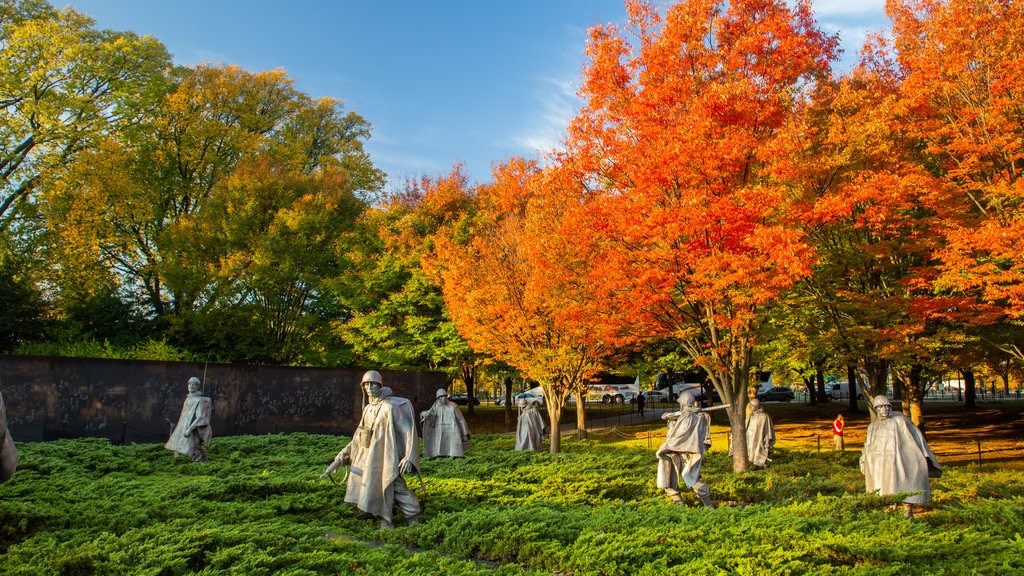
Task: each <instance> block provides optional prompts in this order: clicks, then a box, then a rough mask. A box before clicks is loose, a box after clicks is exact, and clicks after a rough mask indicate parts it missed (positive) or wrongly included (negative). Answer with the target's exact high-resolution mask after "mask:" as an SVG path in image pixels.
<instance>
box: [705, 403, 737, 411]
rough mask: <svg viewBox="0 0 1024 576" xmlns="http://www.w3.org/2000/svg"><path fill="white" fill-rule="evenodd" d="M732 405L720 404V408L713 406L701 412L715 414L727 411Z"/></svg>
mask: <svg viewBox="0 0 1024 576" xmlns="http://www.w3.org/2000/svg"><path fill="white" fill-rule="evenodd" d="M729 406H732V404H719V405H718V406H711V407H710V408H701V409H700V411H701V412H714V411H715V410H725V409H726V408H728V407H729Z"/></svg>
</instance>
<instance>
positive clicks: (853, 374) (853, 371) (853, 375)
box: [846, 364, 874, 414]
mask: <svg viewBox="0 0 1024 576" xmlns="http://www.w3.org/2000/svg"><path fill="white" fill-rule="evenodd" d="M846 382H847V385H846V388H847V389H848V390H849V391H850V397H849V398H848V399H847V401H848V402H849V406H848V411H849V412H850V413H851V414H856V413H857V394H859V393H860V392H861V388H860V380H859V379H858V378H857V367H856V366H854V365H853V364H847V365H846ZM868 406H871V401H870V400H869V401H868ZM868 411H869V412H871V413H872V414H874V412H872V411H871V410H870V409H869V410H868Z"/></svg>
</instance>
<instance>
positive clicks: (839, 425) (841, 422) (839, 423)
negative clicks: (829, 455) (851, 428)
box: [832, 414, 846, 452]
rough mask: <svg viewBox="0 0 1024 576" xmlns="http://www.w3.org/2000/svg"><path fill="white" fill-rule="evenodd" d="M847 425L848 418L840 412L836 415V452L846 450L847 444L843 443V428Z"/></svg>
mask: <svg viewBox="0 0 1024 576" xmlns="http://www.w3.org/2000/svg"><path fill="white" fill-rule="evenodd" d="M845 426H846V418H843V415H842V414H840V415H838V416H836V419H835V420H833V421H832V446H833V448H834V449H835V451H836V452H843V451H844V450H846V445H845V444H844V443H843V428H844V427H845Z"/></svg>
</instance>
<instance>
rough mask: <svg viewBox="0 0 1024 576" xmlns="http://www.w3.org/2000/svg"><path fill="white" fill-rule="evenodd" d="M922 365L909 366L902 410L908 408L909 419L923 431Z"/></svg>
mask: <svg viewBox="0 0 1024 576" xmlns="http://www.w3.org/2000/svg"><path fill="white" fill-rule="evenodd" d="M923 374H924V366H921V365H920V364H914V365H913V366H911V367H910V374H909V375H908V382H907V387H906V390H905V392H906V394H904V405H905V406H906V408H904V412H907V408H909V414H908V416H910V419H911V420H912V421H913V422H914V425H915V426H917V427H918V428H920V429H921V432H924V378H923V377H922V375H923Z"/></svg>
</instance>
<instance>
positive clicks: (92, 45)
mask: <svg viewBox="0 0 1024 576" xmlns="http://www.w3.org/2000/svg"><path fill="white" fill-rule="evenodd" d="M93 24H94V21H93V20H92V19H91V18H89V17H87V16H85V15H82V14H79V13H77V12H75V11H73V10H70V9H64V10H56V9H54V8H53V7H52V6H51V5H50V4H49V3H47V2H44V1H41V0H2V1H0V94H2V95H0V230H3V231H6V230H9V229H10V228H11V225H12V222H14V221H16V218H17V217H18V216H19V213H20V211H19V208H20V207H23V206H24V205H25V204H26V203H29V202H31V200H32V198H33V193H34V192H35V191H36V189H37V188H38V187H39V186H40V185H41V184H43V183H45V182H46V180H47V179H50V178H53V177H54V176H55V175H56V174H57V173H59V172H60V171H61V170H62V169H63V167H64V166H65V165H67V164H68V163H70V162H72V161H74V159H75V158H76V157H77V156H78V155H79V153H81V152H82V151H83V150H86V149H88V148H90V147H93V146H96V145H98V143H99V142H101V141H102V140H103V139H104V138H106V137H107V136H109V135H110V134H111V133H112V132H114V131H116V130H117V129H118V127H119V126H120V125H124V124H128V123H132V122H135V121H137V120H138V118H139V116H140V115H141V114H142V113H143V112H144V111H145V110H146V108H148V106H149V105H150V104H152V102H153V99H154V98H155V97H158V96H159V95H160V94H161V91H160V89H161V87H162V85H163V77H162V71H163V70H164V69H165V68H167V67H168V66H169V65H170V55H169V54H168V53H167V50H166V49H165V48H164V46H163V45H162V44H161V43H160V42H158V41H156V40H155V39H153V38H151V37H149V36H145V37H139V36H137V35H136V34H134V33H131V32H112V31H100V30H96V29H95V28H93Z"/></svg>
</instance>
